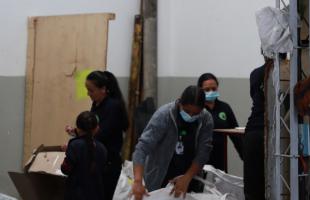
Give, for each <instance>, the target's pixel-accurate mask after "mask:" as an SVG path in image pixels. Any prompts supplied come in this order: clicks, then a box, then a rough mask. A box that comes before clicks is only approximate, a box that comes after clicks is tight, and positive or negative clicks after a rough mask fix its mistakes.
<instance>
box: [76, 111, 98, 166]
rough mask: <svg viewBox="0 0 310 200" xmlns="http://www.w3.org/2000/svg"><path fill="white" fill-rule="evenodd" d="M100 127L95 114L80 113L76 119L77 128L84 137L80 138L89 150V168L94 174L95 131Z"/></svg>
mask: <svg viewBox="0 0 310 200" xmlns="http://www.w3.org/2000/svg"><path fill="white" fill-rule="evenodd" d="M97 126H98V118H97V116H96V115H95V114H94V113H91V112H89V111H84V112H82V113H80V114H79V115H78V117H77V119H76V127H77V128H79V129H80V130H81V131H82V132H83V135H82V136H80V137H81V138H82V139H84V140H85V141H86V144H87V150H88V155H89V158H90V159H89V168H90V172H94V170H95V167H96V163H95V145H94V139H93V132H92V131H93V130H94V129H95V128H96V127H97Z"/></svg>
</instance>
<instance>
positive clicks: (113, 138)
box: [91, 97, 126, 200]
mask: <svg viewBox="0 0 310 200" xmlns="http://www.w3.org/2000/svg"><path fill="white" fill-rule="evenodd" d="M91 112H93V113H95V114H96V115H97V116H98V117H99V128H100V130H99V132H98V134H97V135H96V139H97V140H98V141H100V142H101V143H102V144H104V146H105V147H106V148H107V151H108V162H107V168H106V169H105V179H104V188H105V190H106V194H105V197H106V198H105V200H112V198H113V194H114V190H115V188H116V185H117V182H118V179H119V176H120V173H121V169H122V159H121V149H122V146H123V130H124V129H126V127H123V124H126V123H125V122H124V121H125V120H126V119H123V116H124V114H123V110H122V107H121V102H120V101H119V100H117V99H114V98H112V97H106V98H105V99H104V100H103V101H102V102H101V103H100V104H99V105H96V104H95V103H93V105H92V107H91ZM102 170H103V169H102Z"/></svg>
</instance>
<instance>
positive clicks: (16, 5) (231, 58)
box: [0, 0, 275, 78]
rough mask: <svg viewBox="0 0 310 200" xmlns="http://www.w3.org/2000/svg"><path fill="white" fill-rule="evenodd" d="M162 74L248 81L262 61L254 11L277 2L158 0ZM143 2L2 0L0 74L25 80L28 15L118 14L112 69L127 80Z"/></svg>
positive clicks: (111, 37) (110, 55)
mask: <svg viewBox="0 0 310 200" xmlns="http://www.w3.org/2000/svg"><path fill="white" fill-rule="evenodd" d="M158 2H159V11H158V30H159V33H158V65H159V69H158V75H159V76H186V77H197V76H198V75H199V74H201V73H203V72H206V71H210V72H213V73H215V74H216V75H217V76H219V77H236V78H238V77H243V78H245V77H248V76H249V73H250V71H251V70H252V69H253V68H254V67H256V66H258V65H260V64H261V63H262V58H261V56H260V53H259V45H260V42H259V39H258V34H257V28H256V22H255V11H256V10H258V9H259V8H261V7H264V6H267V5H271V6H274V4H275V1H274V0H255V1H249V0H235V1H231V0H216V1H213V0H158ZM139 3H140V0H125V1H124V0H87V1H86V0H66V1H64V0H53V1H51V0H27V1H25V0H1V1H0V10H1V12H0V24H1V31H0V76H24V75H25V66H26V49H27V48H26V47H27V17H28V16H46V15H61V14H76V13H93V12H114V13H116V20H114V21H111V23H110V32H109V34H110V35H109V49H108V67H109V68H108V69H109V70H111V71H113V72H114V73H115V74H116V75H117V76H128V75H129V67H130V58H131V43H132V34H133V33H132V31H133V22H134V15H135V14H137V13H138V12H139Z"/></svg>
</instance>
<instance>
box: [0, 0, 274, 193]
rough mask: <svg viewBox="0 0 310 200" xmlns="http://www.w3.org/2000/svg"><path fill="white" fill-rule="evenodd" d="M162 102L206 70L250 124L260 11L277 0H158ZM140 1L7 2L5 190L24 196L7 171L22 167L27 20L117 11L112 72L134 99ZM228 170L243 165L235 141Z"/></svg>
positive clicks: (2, 49)
mask: <svg viewBox="0 0 310 200" xmlns="http://www.w3.org/2000/svg"><path fill="white" fill-rule="evenodd" d="M158 1H159V3H158V6H159V8H158V9H159V11H158V76H159V81H158V83H159V93H158V94H159V96H158V102H159V104H160V105H162V104H164V103H166V102H168V101H171V100H174V99H175V98H177V97H178V96H179V95H180V93H181V92H182V90H183V89H184V88H185V87H186V86H187V85H189V84H195V83H196V79H197V77H198V76H199V75H200V74H201V73H204V72H213V73H215V74H216V75H217V76H218V77H219V78H220V81H221V85H220V92H221V99H222V100H225V101H227V102H229V103H230V105H231V106H232V108H233V110H234V111H235V114H236V116H237V118H238V121H239V123H240V126H244V125H245V123H246V120H247V117H248V115H249V113H250V99H249V83H248V76H249V73H250V71H251V70H252V69H254V67H256V66H258V65H260V64H261V63H262V58H261V56H260V54H259V45H260V42H259V38H258V34H257V28H256V23H255V15H254V14H255V11H256V10H258V9H259V8H261V7H264V6H267V5H274V1H270V0H256V1H248V0H236V1H229V0H218V1H206V0H195V1H193V0H158ZM139 2H140V1H139V0H126V1H123V0H88V1H85V0H67V1H63V0H53V1H49V0H27V1H23V0H2V1H0V24H1V32H0V91H1V95H0V159H1V162H0V193H1V192H3V193H6V194H10V195H13V196H17V193H16V190H15V189H14V186H13V184H12V183H11V181H10V180H9V178H8V176H7V171H8V170H12V171H16V170H17V171H18V170H21V158H22V149H23V148H22V145H23V121H24V118H23V116H24V88H25V66H26V49H27V17H29V16H46V15H61V14H77V13H94V12H114V13H116V20H114V21H111V23H110V29H109V47H108V70H110V71H112V72H113V73H115V75H116V76H117V77H118V79H119V81H120V85H121V88H122V90H123V92H124V96H125V97H127V89H128V85H127V83H128V77H129V71H130V69H129V67H130V59H131V43H132V35H133V22H134V15H135V14H137V13H138V12H139ZM228 158H229V160H228V165H229V172H230V173H233V174H236V175H242V164H241V162H240V160H239V159H238V157H237V154H236V153H235V152H234V149H233V148H232V147H231V144H229V157H228Z"/></svg>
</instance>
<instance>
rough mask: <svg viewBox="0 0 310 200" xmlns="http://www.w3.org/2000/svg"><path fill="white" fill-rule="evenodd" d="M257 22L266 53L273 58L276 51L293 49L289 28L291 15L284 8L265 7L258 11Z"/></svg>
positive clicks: (262, 45) (284, 51) (283, 51)
mask: <svg viewBox="0 0 310 200" xmlns="http://www.w3.org/2000/svg"><path fill="white" fill-rule="evenodd" d="M256 23H257V26H258V33H259V37H260V40H261V47H262V49H263V52H264V55H265V56H267V57H269V58H273V57H274V54H275V53H288V52H292V50H293V42H292V40H291V34H290V30H289V16H288V13H287V12H286V11H284V10H279V9H277V8H272V7H265V8H262V9H260V10H258V11H257V12H256Z"/></svg>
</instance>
